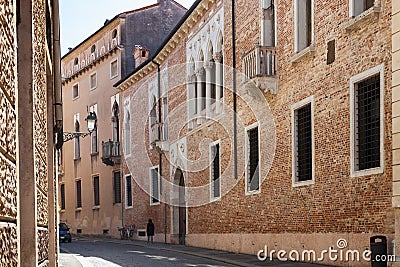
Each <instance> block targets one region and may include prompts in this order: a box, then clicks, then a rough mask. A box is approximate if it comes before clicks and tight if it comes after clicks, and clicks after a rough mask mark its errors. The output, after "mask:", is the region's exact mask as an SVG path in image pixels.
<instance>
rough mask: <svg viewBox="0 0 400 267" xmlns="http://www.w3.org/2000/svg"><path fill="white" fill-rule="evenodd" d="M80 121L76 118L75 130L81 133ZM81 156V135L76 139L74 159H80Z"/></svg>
mask: <svg viewBox="0 0 400 267" xmlns="http://www.w3.org/2000/svg"><path fill="white" fill-rule="evenodd" d="M79 128H80V127H79V121H78V120H75V132H77V133H79ZM80 157H81V145H80V141H79V136H76V137H75V139H74V159H79V158H80Z"/></svg>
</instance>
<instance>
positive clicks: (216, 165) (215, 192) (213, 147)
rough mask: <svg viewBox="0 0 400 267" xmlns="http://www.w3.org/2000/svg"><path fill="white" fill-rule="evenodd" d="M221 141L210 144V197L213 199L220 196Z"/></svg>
mask: <svg viewBox="0 0 400 267" xmlns="http://www.w3.org/2000/svg"><path fill="white" fill-rule="evenodd" d="M220 144H221V142H220V141H219V140H218V141H215V142H213V143H211V144H210V197H211V200H215V199H218V198H220V197H221V153H220V151H221V149H220V146H221V145H220Z"/></svg>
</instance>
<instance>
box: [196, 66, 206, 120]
mask: <svg viewBox="0 0 400 267" xmlns="http://www.w3.org/2000/svg"><path fill="white" fill-rule="evenodd" d="M203 74H204V69H203V68H200V69H198V70H196V77H197V116H198V117H199V118H198V119H197V123H198V124H201V118H200V116H201V102H202V97H201V83H202V82H203Z"/></svg>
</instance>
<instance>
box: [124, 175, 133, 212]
mask: <svg viewBox="0 0 400 267" xmlns="http://www.w3.org/2000/svg"><path fill="white" fill-rule="evenodd" d="M132 205H133V201H132V175H130V174H128V175H126V176H125V208H126V209H127V208H132Z"/></svg>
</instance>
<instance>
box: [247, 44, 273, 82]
mask: <svg viewBox="0 0 400 267" xmlns="http://www.w3.org/2000/svg"><path fill="white" fill-rule="evenodd" d="M276 58H277V57H276V47H272V46H259V45H256V47H255V48H254V49H253V50H251V51H250V52H249V53H247V54H245V55H243V59H242V60H243V71H244V74H245V76H246V78H245V80H247V79H248V78H250V79H253V78H255V77H259V76H275V75H276V69H277V64H276V63H277V62H276Z"/></svg>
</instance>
